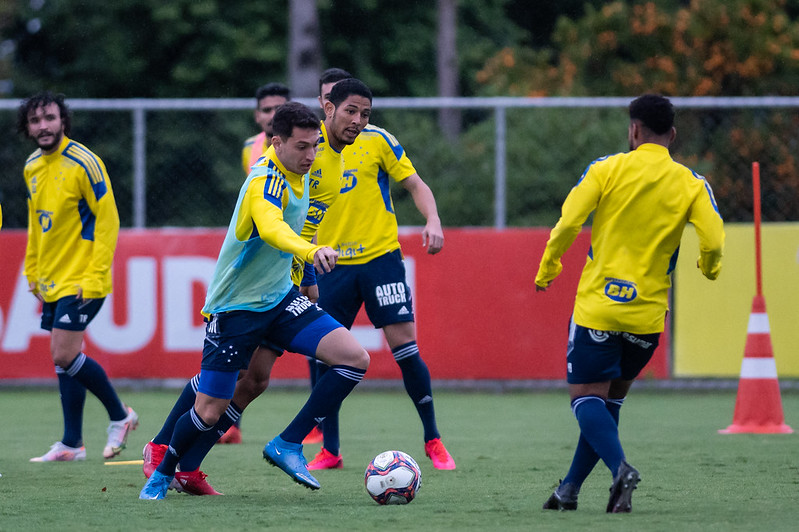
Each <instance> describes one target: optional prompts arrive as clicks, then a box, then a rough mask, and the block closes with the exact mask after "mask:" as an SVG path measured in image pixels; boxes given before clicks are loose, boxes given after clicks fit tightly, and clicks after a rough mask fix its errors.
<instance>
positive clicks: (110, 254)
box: [80, 158, 119, 298]
mask: <svg viewBox="0 0 799 532" xmlns="http://www.w3.org/2000/svg"><path fill="white" fill-rule="evenodd" d="M95 160H96V163H97V164H96V165H94V166H90V167H88V170H87V171H86V174H85V178H84V179H82V180H81V187H80V188H81V193H82V195H83V199H84V201H85V202H86V205H87V207H88V209H89V210H90V211H91V213H92V214H93V215H94V231H93V238H94V242H93V245H92V254H91V258H90V259H89V264H88V266H87V267H86V270H85V271H84V272H83V277H82V279H81V288H82V289H83V297H84V298H98V297H102V296H103V294H104V286H105V282H106V281H105V279H106V277H105V276H106V275H107V273H108V271H109V270H110V269H111V265H112V263H113V261H114V251H115V250H116V245H117V238H118V237H119V212H118V211H117V205H116V201H115V200H114V192H113V190H112V188H111V182H110V181H109V179H108V172H107V171H106V168H105V164H103V162H102V161H101V160H100V159H99V158H95ZM84 229H86V228H84Z"/></svg>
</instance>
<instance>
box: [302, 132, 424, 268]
mask: <svg viewBox="0 0 799 532" xmlns="http://www.w3.org/2000/svg"><path fill="white" fill-rule="evenodd" d="M342 155H343V157H344V177H343V182H342V187H341V193H340V195H339V198H338V200H336V203H335V205H333V206H332V207H330V209H329V210H328V211H327V215H326V216H325V220H324V222H323V223H322V224H320V226H319V233H318V239H319V242H324V243H325V244H326V245H329V246H332V247H333V249H335V250H336V251H338V253H339V258H338V263H340V264H365V263H367V262H369V261H370V260H372V259H375V258H377V257H380V256H382V255H385V254H386V253H390V252H392V251H394V250H396V249H399V247H400V245H399V240H398V236H397V217H396V214H395V213H394V202H393V200H392V199H391V191H390V189H389V185H390V182H391V181H392V180H393V181H396V182H400V181H403V180H405V179H407V178H408V177H410V176H412V175H413V174H415V173H416V169H415V168H414V167H413V164H412V163H411V161H410V159H408V156H407V154H406V153H405V150H404V149H403V147H402V145H400V143H399V142H398V141H397V139H396V138H394V136H393V135H392V134H391V133H389V132H388V131H386V130H385V129H382V128H379V127H376V126H372V125H369V126H366V127H365V128H364V130H363V131H362V132H361V133H360V134H359V135H358V137H357V138H356V139H355V142H354V143H353V144H352V145H350V146H347V147H346V148H344V150H342Z"/></svg>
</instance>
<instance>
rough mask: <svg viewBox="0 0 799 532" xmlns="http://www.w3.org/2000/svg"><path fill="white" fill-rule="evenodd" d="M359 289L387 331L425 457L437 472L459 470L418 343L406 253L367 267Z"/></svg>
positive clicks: (370, 313) (370, 312) (375, 320)
mask: <svg viewBox="0 0 799 532" xmlns="http://www.w3.org/2000/svg"><path fill="white" fill-rule="evenodd" d="M359 285H360V289H361V292H362V293H363V294H364V306H365V308H366V313H367V315H368V316H369V320H370V321H371V322H372V324H374V326H375V327H378V328H381V329H382V330H383V334H384V335H385V337H386V342H387V343H388V346H389V348H390V349H391V353H392V355H393V356H394V360H395V361H396V362H397V365H398V366H399V368H400V371H401V372H402V382H403V384H404V385H405V391H406V392H407V393H408V396H409V397H410V398H411V401H413V405H414V407H415V408H416V411H417V413H418V414H419V418H420V419H421V421H422V427H423V428H424V442H425V453H426V454H427V456H428V457H430V459H431V460H432V462H433V466H434V467H435V468H436V469H455V460H454V459H453V458H452V455H450V454H449V452H448V451H447V449H446V447H445V446H444V444H443V443H442V442H441V435H440V434H439V432H438V427H437V425H436V413H435V406H434V403H433V387H432V383H431V379H430V370H429V369H428V367H427V364H426V363H425V361H424V360H423V359H422V356H421V354H420V353H419V346H418V345H417V343H416V324H415V322H414V314H413V298H412V296H411V289H410V286H409V285H408V283H407V282H406V272H405V264H404V262H403V260H402V253H400V251H399V250H397V251H394V252H392V253H388V254H386V255H383V256H381V257H378V258H376V259H374V260H372V261H370V262H369V263H368V264H365V265H364V269H363V273H362V274H361V276H360V277H359Z"/></svg>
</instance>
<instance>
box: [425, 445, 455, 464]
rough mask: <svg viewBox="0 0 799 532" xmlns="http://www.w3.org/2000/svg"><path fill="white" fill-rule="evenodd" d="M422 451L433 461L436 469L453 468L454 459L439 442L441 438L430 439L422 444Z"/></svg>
mask: <svg viewBox="0 0 799 532" xmlns="http://www.w3.org/2000/svg"><path fill="white" fill-rule="evenodd" d="M424 453H425V454H426V455H427V456H428V457H429V458H430V460H432V461H433V467H435V468H436V469H455V460H454V459H453V458H452V455H451V454H449V452H448V451H447V448H446V447H444V444H443V443H442V442H441V438H436V439H434V440H430V441H429V442H426V443H425V444H424Z"/></svg>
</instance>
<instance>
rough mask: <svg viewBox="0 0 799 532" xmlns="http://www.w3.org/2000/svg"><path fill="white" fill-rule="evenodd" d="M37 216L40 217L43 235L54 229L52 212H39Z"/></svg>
mask: <svg viewBox="0 0 799 532" xmlns="http://www.w3.org/2000/svg"><path fill="white" fill-rule="evenodd" d="M36 214H38V215H39V225H40V226H42V233H46V232H47V231H49V230H50V229H52V228H53V218H52V216H53V213H52V211H43V210H37V211H36Z"/></svg>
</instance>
